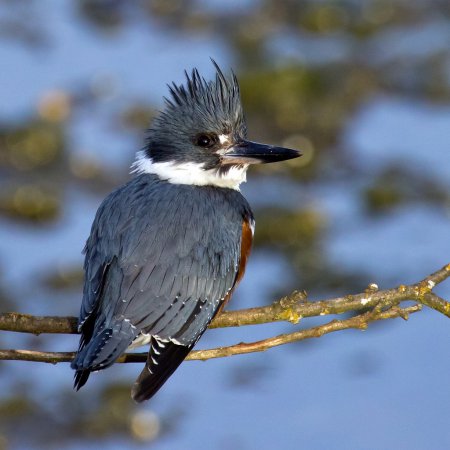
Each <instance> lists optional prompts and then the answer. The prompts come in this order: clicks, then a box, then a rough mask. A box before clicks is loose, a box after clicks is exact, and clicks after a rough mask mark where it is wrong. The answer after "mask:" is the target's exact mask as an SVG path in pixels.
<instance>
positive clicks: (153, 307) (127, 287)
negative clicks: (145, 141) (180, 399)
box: [72, 175, 251, 387]
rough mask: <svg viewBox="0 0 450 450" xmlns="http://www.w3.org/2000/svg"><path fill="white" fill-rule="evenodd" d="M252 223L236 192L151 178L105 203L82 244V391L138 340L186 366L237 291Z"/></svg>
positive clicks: (143, 178)
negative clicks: (246, 228)
mask: <svg viewBox="0 0 450 450" xmlns="http://www.w3.org/2000/svg"><path fill="white" fill-rule="evenodd" d="M223 191H230V192H229V193H227V192H225V193H224V192H223ZM249 215H251V212H250V210H249V208H248V205H247V203H246V202H245V200H244V199H243V197H242V196H240V194H239V193H237V192H234V191H231V190H223V189H222V190H218V189H214V188H205V189H198V188H192V187H191V186H180V185H171V184H169V183H164V182H160V181H157V180H156V179H154V178H153V177H150V176H148V175H145V176H140V177H137V178H136V179H134V180H133V181H132V182H130V183H128V184H127V185H125V186H124V187H122V188H121V189H119V190H118V191H116V192H115V193H113V194H111V195H110V196H109V197H108V198H107V199H106V200H105V202H104V203H103V205H102V206H101V207H100V209H99V211H98V213H97V217H96V219H95V221H94V224H93V227H92V231H91V236H90V237H89V239H88V241H87V244H86V261H85V272H86V280H85V288H84V295H83V302H82V307H81V313H80V330H81V332H82V340H81V344H80V350H79V352H78V355H77V358H76V359H75V360H74V362H73V364H72V367H73V368H75V369H76V370H77V371H78V377H79V382H78V387H80V386H81V385H82V384H84V383H83V382H82V381H84V382H85V381H86V380H85V379H87V376H88V373H87V374H86V370H88V371H91V370H98V369H101V368H103V367H107V366H108V365H111V364H112V363H113V362H114V361H115V359H117V357H118V356H119V355H120V354H121V353H123V352H124V351H125V350H126V348H127V347H128V346H129V345H130V344H131V343H132V342H133V340H135V339H136V338H137V337H138V336H139V335H141V334H142V333H144V334H147V335H149V340H150V336H153V337H155V338H156V339H157V340H158V342H159V343H161V345H163V346H164V347H166V346H167V347H169V349H170V347H173V346H174V345H175V346H181V347H182V348H183V349H184V350H183V352H184V355H182V356H183V358H184V356H185V355H186V354H187V353H188V352H189V350H190V349H191V348H192V346H193V345H194V344H195V343H196V341H197V340H198V338H199V337H200V336H201V334H202V333H203V332H204V330H205V329H206V327H207V325H208V323H209V322H210V321H211V319H212V318H213V317H214V314H215V313H216V312H217V310H218V308H219V307H220V305H221V303H222V302H223V301H224V299H225V298H226V297H227V294H228V293H229V292H230V291H231V290H232V288H233V286H234V285H235V282H236V279H237V275H238V271H239V267H240V266H239V263H240V259H241V255H240V250H241V238H242V223H243V220H244V219H245V218H246V217H247V216H249ZM153 342H155V341H153ZM176 350H177V352H178V353H180V352H179V351H178V350H179V348H178V347H177V348H176ZM172 351H175V347H173V348H172ZM183 352H182V353H183ZM160 353H161V352H158V354H160ZM168 353H170V352H169V350H167V352H166V354H168ZM153 357H154V356H153ZM178 364H179V363H178ZM178 364H177V365H178ZM172 371H173V370H172ZM170 373H172V372H170ZM82 378H85V379H84V380H81V379H82Z"/></svg>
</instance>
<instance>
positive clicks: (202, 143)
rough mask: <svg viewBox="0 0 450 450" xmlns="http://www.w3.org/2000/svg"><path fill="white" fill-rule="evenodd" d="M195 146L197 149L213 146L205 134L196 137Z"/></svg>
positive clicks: (211, 139)
mask: <svg viewBox="0 0 450 450" xmlns="http://www.w3.org/2000/svg"><path fill="white" fill-rule="evenodd" d="M196 144H197V145H198V146H199V147H206V148H208V147H211V146H212V145H213V144H214V139H213V138H212V137H211V136H208V135H207V134H200V135H199V136H198V137H197V141H196Z"/></svg>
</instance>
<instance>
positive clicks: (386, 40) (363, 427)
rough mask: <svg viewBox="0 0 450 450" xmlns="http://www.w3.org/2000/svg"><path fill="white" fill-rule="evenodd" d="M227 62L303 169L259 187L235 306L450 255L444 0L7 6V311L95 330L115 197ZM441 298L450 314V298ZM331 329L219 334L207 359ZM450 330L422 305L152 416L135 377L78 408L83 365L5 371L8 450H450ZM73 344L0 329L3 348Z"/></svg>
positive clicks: (20, 1) (424, 267) (152, 0)
mask: <svg viewBox="0 0 450 450" xmlns="http://www.w3.org/2000/svg"><path fill="white" fill-rule="evenodd" d="M210 57H213V58H214V59H216V60H217V62H218V63H219V64H220V65H221V66H222V67H223V68H224V70H228V68H231V67H232V68H233V70H234V71H235V72H236V73H237V75H238V78H239V80H240V83H241V91H242V98H243V103H244V108H245V112H246V115H247V119H248V125H249V130H250V138H251V139H253V140H256V141H263V142H268V143H276V144H282V145H285V146H289V147H295V148H299V149H302V150H303V153H304V156H303V157H302V158H300V159H298V160H294V161H292V162H289V163H283V164H276V165H270V166H265V167H260V168H252V169H251V171H250V173H249V176H248V178H249V182H248V183H247V184H246V185H244V186H243V187H242V192H243V193H244V195H245V196H246V197H247V198H248V200H249V202H250V203H251V205H252V206H253V208H254V212H255V216H256V221H257V227H256V245H255V248H254V251H253V254H252V258H251V259H250V263H249V266H248V268H247V274H246V277H245V279H244V281H243V283H242V284H241V286H240V287H239V289H238V290H237V292H236V293H235V295H234V298H233V301H232V302H231V304H230V308H233V309H237V308H244V307H250V306H260V305H265V304H268V303H270V302H271V301H273V300H274V299H277V298H279V296H281V295H283V294H287V293H289V292H291V291H292V290H293V289H306V290H307V291H308V293H309V297H310V299H319V298H325V297H327V296H337V295H340V294H349V293H356V292H361V291H362V290H364V289H365V287H366V286H367V285H368V284H369V283H370V282H376V283H377V284H378V285H379V286H380V288H389V287H393V286H395V285H397V284H399V283H411V282H415V281H418V280H419V279H421V278H422V277H424V276H426V275H427V274H429V273H431V272H432V271H434V270H436V269H438V268H440V267H441V266H442V265H444V264H446V263H449V262H450V239H449V230H450V190H449V188H450V3H449V2H448V1H445V0H434V1H432V0H408V1H407V0H404V1H403V0H396V1H386V0H364V1H356V0H345V1H337V0H336V1H326V0H324V1H319V0H317V1H313V0H310V1H308V0H305V1H283V2H280V1H276V0H243V1H240V2H222V1H219V0H214V1H211V0H210V1H206V0H190V1H182V0H139V1H133V2H121V1H118V0H84V1H54V0H53V1H51V0H41V1H36V0H34V1H24V0H15V1H13V0H0V60H1V70H0V99H1V101H0V308H1V310H3V311H19V312H24V313H30V314H41V315H45V314H52V315H77V314H78V310H79V305H80V295H81V288H82V271H81V267H82V255H81V250H82V247H83V245H84V241H85V239H86V237H87V236H88V233H89V229H90V225H91V222H92V220H93V217H94V214H95V211H96V209H97V207H98V205H99V203H100V202H101V200H102V198H103V197H104V196H105V195H106V194H107V193H108V192H109V191H110V190H111V189H113V188H114V187H115V186H118V185H119V184H120V183H122V182H124V181H126V180H127V179H128V178H129V175H128V173H129V166H130V164H131V163H132V161H133V159H134V154H135V152H136V151H137V150H139V149H140V148H141V147H142V145H143V139H144V136H145V128H146V127H147V126H148V124H149V122H150V120H151V119H152V117H153V116H154V114H155V111H157V110H158V109H159V108H161V107H162V104H163V103H162V96H164V95H167V88H166V83H168V82H170V81H175V82H177V83H179V82H182V81H183V78H184V77H183V71H184V69H187V70H191V69H192V68H193V67H197V68H198V69H199V70H200V72H201V73H202V74H203V75H204V76H205V77H206V78H209V77H211V76H213V73H214V70H213V67H212V64H211V62H210V60H209V58H210ZM255 169H256V170H255ZM437 292H438V293H439V294H441V295H442V296H444V297H445V298H447V299H450V286H449V283H448V282H447V283H446V284H443V285H442V286H440V287H439V288H438V289H437ZM328 320H329V319H328ZM320 322H321V319H308V320H305V321H304V322H301V323H300V324H298V325H296V326H293V325H290V324H275V325H267V326H258V327H244V328H241V329H226V330H211V331H208V332H207V333H206V335H205V336H204V337H203V339H202V340H201V342H200V343H199V345H198V348H208V347H214V346H219V345H228V344H233V343H237V342H240V341H251V340H256V339H261V338H264V337H269V336H271V335H273V334H277V333H282V332H289V331H294V330H295V329H298V328H302V327H309V326H312V325H315V324H318V323H320ZM449 335H450V323H449V322H448V319H445V318H444V317H442V316H440V315H439V314H437V313H436V312H434V311H429V310H424V311H423V312H422V313H419V314H416V315H414V316H412V317H411V318H410V320H409V322H407V323H405V322H403V321H401V320H399V319H398V320H395V321H389V322H385V323H378V324H373V325H372V326H371V327H370V328H369V330H368V331H366V332H364V333H363V332H360V331H346V332H340V333H336V334H333V335H328V336H325V337H323V338H321V339H319V340H314V341H312V340H311V341H305V342H301V343H298V344H293V345H289V346H284V347H283V348H277V349H273V350H271V351H269V352H267V353H260V354H252V355H244V356H239V357H234V358H229V359H222V360H214V361H208V362H206V363H199V362H187V363H184V364H183V365H182V366H181V367H180V369H179V370H178V371H177V372H176V373H175V375H174V376H173V377H172V378H171V379H170V381H169V382H168V383H167V384H166V385H165V387H164V388H163V389H162V390H161V391H160V393H159V394H158V395H157V396H156V397H155V398H154V399H152V400H151V401H150V402H147V403H146V404H144V405H139V406H137V405H135V404H134V403H133V402H132V401H131V400H130V386H131V384H132V382H133V381H134V379H135V377H136V376H137V374H138V373H139V371H140V367H138V366H137V365H134V364H127V365H116V366H114V367H113V368H112V369H109V370H108V371H104V372H101V373H99V374H95V375H93V376H92V377H91V379H90V380H89V383H88V385H87V386H86V387H85V388H83V389H82V390H81V391H80V392H79V393H77V394H75V393H74V392H73V391H72V376H73V373H72V371H71V370H70V368H69V365H68V364H59V365H57V366H51V365H45V364H39V363H26V362H8V361H6V362H2V363H1V364H0V383H1V386H2V388H1V393H0V449H31V448H36V449H39V448H45V449H51V448H55V449H61V448H64V449H73V450H76V449H94V448H99V447H100V446H101V447H102V448H103V449H105V450H109V449H141V448H154V449H156V450H166V449H178V448H179V449H189V448H200V449H201V448H208V449H242V450H244V449H255V448H258V449H261V450H262V449H272V448H282V449H299V448H305V449H329V448H333V449H377V450H378V449H393V448H395V449H409V450H411V449H428V448H449V446H450V429H449V427H448V417H449V416H450V384H449V383H448V376H449V372H450V358H449V356H450V353H449V347H448V341H449ZM77 344H78V336H56V335H55V336H49V335H46V336H40V337H35V336H32V335H20V334H13V333H6V332H3V333H1V334H0V346H1V348H27V349H36V350H39V349H41V350H51V351H72V350H75V348H76V346H77Z"/></svg>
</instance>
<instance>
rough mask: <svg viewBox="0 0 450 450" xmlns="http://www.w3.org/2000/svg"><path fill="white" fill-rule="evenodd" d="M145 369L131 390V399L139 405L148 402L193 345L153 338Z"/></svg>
mask: <svg viewBox="0 0 450 450" xmlns="http://www.w3.org/2000/svg"><path fill="white" fill-rule="evenodd" d="M150 344H151V345H150V350H149V352H148V356H147V362H146V364H145V367H144V369H143V370H142V372H141V374H140V375H139V377H138V379H137V380H136V382H135V383H134V385H133V388H132V390H131V397H132V398H133V400H135V401H136V402H138V403H141V402H143V401H144V400H148V399H149V398H151V397H153V395H155V394H156V392H158V390H159V389H160V388H161V386H162V385H163V384H164V383H165V382H166V381H167V379H168V378H169V377H170V376H171V375H172V374H173V372H175V370H176V369H177V367H178V366H179V365H180V364H181V363H182V362H183V360H184V359H185V358H186V356H187V355H188V353H189V352H190V351H191V349H192V347H193V345H190V346H186V345H181V344H176V343H175V342H173V341H170V340H163V339H160V338H158V337H155V336H152V338H151V341H150Z"/></svg>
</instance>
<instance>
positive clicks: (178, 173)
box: [131, 150, 248, 191]
mask: <svg viewBox="0 0 450 450" xmlns="http://www.w3.org/2000/svg"><path fill="white" fill-rule="evenodd" d="M203 167H204V164H203V163H193V162H189V163H181V164H180V163H175V162H173V161H169V162H156V163H155V162H153V161H152V159H151V158H149V157H148V156H147V155H146V154H145V152H144V151H143V150H142V151H140V152H138V153H137V155H136V161H135V162H134V163H133V164H132V166H131V173H152V174H155V175H158V177H159V178H160V179H161V180H167V181H168V182H169V183H172V184H190V185H194V186H217V187H223V188H229V189H235V190H237V191H238V190H239V185H240V184H241V183H245V182H246V181H247V174H246V172H247V169H248V164H244V165H242V166H231V167H230V169H229V170H228V171H226V172H223V173H222V172H219V171H218V170H216V169H208V170H205V169H203Z"/></svg>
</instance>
